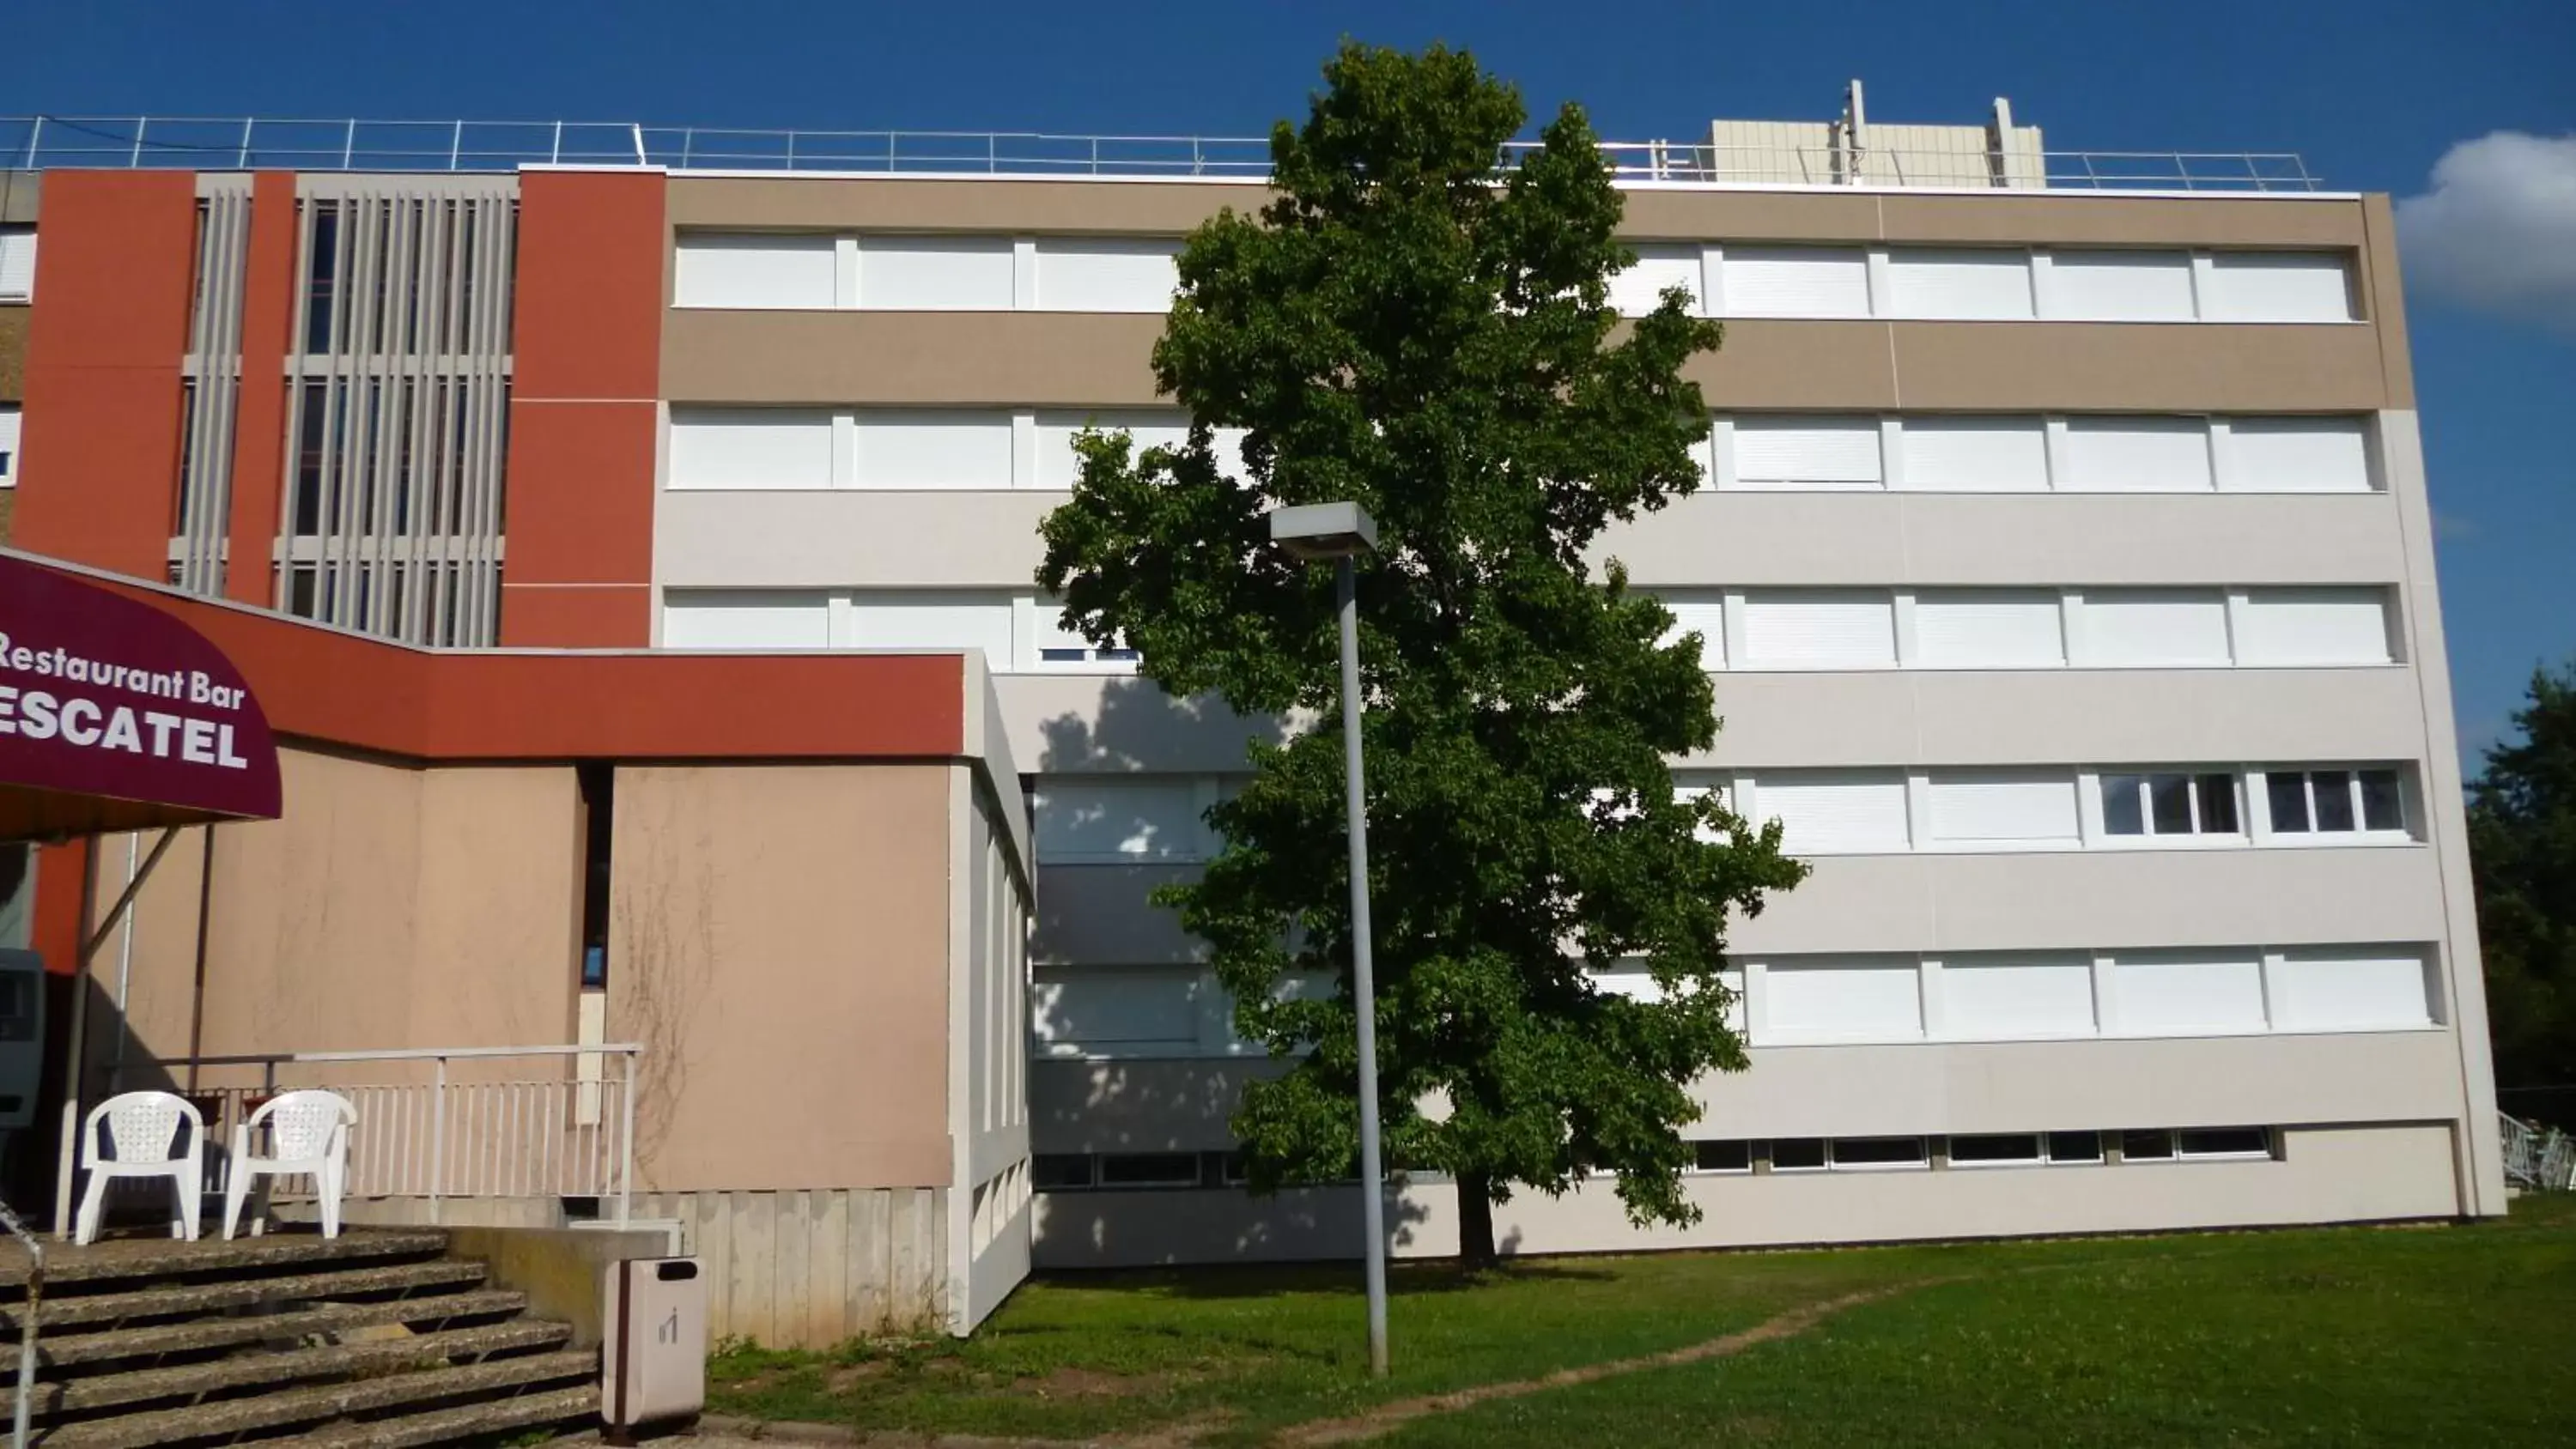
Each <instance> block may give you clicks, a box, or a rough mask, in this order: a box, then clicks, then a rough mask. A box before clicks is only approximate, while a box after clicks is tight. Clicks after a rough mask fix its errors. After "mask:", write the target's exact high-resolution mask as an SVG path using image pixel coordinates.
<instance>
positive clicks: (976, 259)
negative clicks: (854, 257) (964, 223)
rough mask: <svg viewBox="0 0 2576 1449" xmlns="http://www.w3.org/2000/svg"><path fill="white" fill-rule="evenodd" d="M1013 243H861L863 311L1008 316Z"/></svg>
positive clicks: (998, 239)
mask: <svg viewBox="0 0 2576 1449" xmlns="http://www.w3.org/2000/svg"><path fill="white" fill-rule="evenodd" d="M1013 266H1014V262H1013V260H1012V245H1011V239H1010V238H1009V237H1006V236H897V235H886V234H880V235H872V236H863V237H860V238H859V305H860V306H862V307H867V308H874V309H885V310H893V311H923V312H941V311H968V312H1007V311H1010V310H1011V307H1012V300H1013V297H1012V287H1013V281H1012V276H1013V273H1012V268H1013Z"/></svg>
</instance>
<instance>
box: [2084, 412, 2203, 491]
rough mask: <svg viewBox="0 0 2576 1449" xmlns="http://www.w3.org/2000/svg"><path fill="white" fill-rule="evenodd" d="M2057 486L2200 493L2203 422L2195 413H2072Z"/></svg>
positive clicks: (2085, 488) (2086, 489) (2201, 482)
mask: <svg viewBox="0 0 2576 1449" xmlns="http://www.w3.org/2000/svg"><path fill="white" fill-rule="evenodd" d="M2066 450H2067V470H2066V472H2067V476H2066V477H2064V478H2062V479H2060V480H2058V484H2057V486H2058V487H2060V488H2062V489H2068V490H2080V491H2085V492H2098V493H2205V492H2207V491H2209V489H2210V487H2211V479H2210V471H2209V424H2208V423H2207V422H2206V421H2205V420H2203V419H2200V418H2072V419H2069V420H2068V422H2067V424H2066Z"/></svg>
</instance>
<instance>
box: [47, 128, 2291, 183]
mask: <svg viewBox="0 0 2576 1449" xmlns="http://www.w3.org/2000/svg"><path fill="white" fill-rule="evenodd" d="M1537 144H1538V143H1537V142H1534V141H1515V142H1513V143H1511V144H1510V145H1509V146H1507V147H1505V149H1504V160H1505V164H1507V165H1508V164H1510V163H1511V162H1512V161H1514V160H1516V159H1517V158H1518V157H1519V156H1521V155H1522V154H1524V153H1526V152H1527V151H1528V150H1530V149H1531V148H1532V147H1534V146H1536V145H1537ZM1601 150H1602V153H1603V154H1604V155H1605V156H1607V157H1608V158H1609V159H1610V162H1611V164H1612V167H1613V169H1614V170H1615V171H1616V172H1617V174H1618V175H1619V176H1620V177H1621V178H1622V179H1625V180H1632V181H1676V182H1740V183H1752V184H1784V183H1785V184H1817V185H1835V184H1851V183H1852V182H1854V181H1855V180H1858V181H1860V182H1862V183H1863V184H1891V183H1892V184H1894V185H1898V186H1906V185H1916V186H1982V185H1989V184H1992V185H2005V184H2009V185H2012V186H2015V187H2065V188H2079V189H2085V190H2135V189H2157V190H2180V191H2213V192H2228V191H2255V192H2284V191H2287V192H2299V191H2315V190H2317V189H2319V186H2320V184H2321V183H2320V182H2319V180H2318V178H2317V177H2315V176H2314V175H2312V174H2311V173H2310V172H2309V171H2308V169H2307V164H2306V162H2305V161H2304V160H2302V159H2301V158H2300V157H2299V156H2298V155H2297V154H2296V153H2295V152H2287V151H2268V152H2267V151H2050V152H2034V153H2022V152H2003V153H1979V152H1974V151H1970V152H1964V153H1963V152H1959V151H1949V150H1940V149H1920V150H1917V149H1910V148H1905V147H1894V148H1887V147H1875V146H1874V147H1872V148H1870V149H1869V151H1868V152H1867V156H1866V160H1865V161H1863V162H1862V163H1861V165H1862V168H1863V172H1864V174H1863V175H1862V176H1859V177H1855V176H1853V175H1850V174H1848V171H1849V168H1850V167H1851V166H1852V165H1853V154H1852V153H1851V152H1850V151H1848V150H1845V149H1842V148H1838V147H1830V146H1816V147H1782V146H1768V145H1750V144H1747V145H1726V146H1717V145H1712V144H1709V143H1707V142H1687V141H1605V142H1603V143H1602V144H1601ZM544 165H570V166H657V167H667V168H670V169H672V170H680V171H859V172H886V173H900V174H915V175H960V174H964V175H1041V176H1043V175H1067V176H1197V177H1232V178H1236V179H1241V180H1259V179H1261V178H1262V177H1265V176H1267V175H1269V174H1270V142H1269V141H1268V139H1266V138H1263V137H1254V136H1153V135H1126V136H1086V135H1072V134H1058V133H1053V132H1045V131H835V130H816V131H807V130H791V131H777V130H748V129H741V128H730V127H711V126H648V125H643V124H640V123H637V122H632V121H463V120H454V121H381V120H363V119H355V118H349V119H335V120H296V119H284V118H272V117H241V116H230V117H202V116H46V115H36V116H0V167H14V168H17V169H20V170H46V169H52V168H57V167H107V168H117V169H132V168H149V167H188V168H208V169H243V170H247V169H250V168H253V167H270V168H276V169H282V170H302V171H511V170H516V169H518V168H519V167H522V166H544ZM1881 176H1884V177H1886V178H1888V182H1886V183H1881V182H1876V181H1875V180H1874V178H1877V177H1881Z"/></svg>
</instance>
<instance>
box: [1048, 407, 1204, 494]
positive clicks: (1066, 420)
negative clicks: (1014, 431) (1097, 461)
mask: <svg viewBox="0 0 2576 1449" xmlns="http://www.w3.org/2000/svg"><path fill="white" fill-rule="evenodd" d="M1091 427H1096V428H1099V429H1100V430H1101V431H1103V432H1116V431H1118V430H1119V429H1121V428H1124V429H1125V430H1126V431H1127V433H1128V435H1129V437H1130V438H1131V439H1133V442H1132V443H1131V445H1130V452H1129V454H1128V456H1130V457H1137V456H1141V455H1142V454H1143V453H1144V452H1145V450H1146V449H1148V448H1177V447H1179V446H1180V445H1181V444H1183V443H1186V442H1188V441H1189V440H1190V418H1189V414H1187V413H1184V412H1182V411H1180V410H1179V409H1178V408H1104V409H1100V410H1098V411H1094V412H1080V413H1077V412H1046V413H1040V414H1038V476H1037V486H1038V487H1040V488H1051V489H1059V490H1069V489H1071V488H1072V487H1073V485H1074V482H1075V480H1077V479H1079V478H1080V477H1081V476H1082V471H1081V467H1080V460H1079V459H1078V458H1077V457H1076V456H1075V454H1074V451H1073V440H1074V438H1075V437H1076V436H1078V435H1079V434H1080V433H1081V432H1082V430H1083V429H1085V428H1091ZM1219 441H1220V446H1219V449H1218V452H1217V457H1218V460H1219V462H1220V463H1226V462H1228V461H1230V460H1228V459H1227V456H1226V451H1227V450H1226V449H1225V448H1224V447H1223V440H1222V439H1220V440H1219Z"/></svg>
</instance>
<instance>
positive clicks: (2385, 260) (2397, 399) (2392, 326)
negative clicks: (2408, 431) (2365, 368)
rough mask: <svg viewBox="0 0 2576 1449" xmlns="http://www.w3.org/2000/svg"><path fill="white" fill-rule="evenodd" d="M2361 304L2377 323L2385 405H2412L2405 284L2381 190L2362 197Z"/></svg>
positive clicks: (2390, 215) (2389, 212)
mask: <svg viewBox="0 0 2576 1449" xmlns="http://www.w3.org/2000/svg"><path fill="white" fill-rule="evenodd" d="M2361 214H2362V221H2363V227H2364V230H2365V232H2366V233H2367V235H2366V239H2365V243H2364V245H2363V246H2362V249H2361V278H2360V281H2361V286H2360V289H2359V290H2360V293H2361V309H2362V312H2363V314H2364V315H2366V316H2368V317H2369V318H2370V319H2371V321H2372V322H2373V323H2375V324H2376V328H2375V330H2376V331H2377V332H2378V334H2379V356H2380V364H2381V366H2382V368H2383V369H2384V371H2385V380H2386V385H2387V388H2388V402H2387V406H2389V407H2392V408H2412V407H2414V406H2415V371H2414V364H2413V357H2414V353H2413V352H2412V351H2411V350H2410V349H2409V348H2408V347H2407V345H2406V287H2405V283H2404V280H2403V278H2402V277H2401V276H2400V274H2399V272H2398V267H2397V217H2396V213H2395V212H2394V211H2393V210H2392V209H2391V208H2390V206H2389V204H2388V197H2387V195H2386V194H2385V193H2383V192H2374V193H2372V194H2371V195H2368V196H2365V197H2363V198H2362V199H2361Z"/></svg>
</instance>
